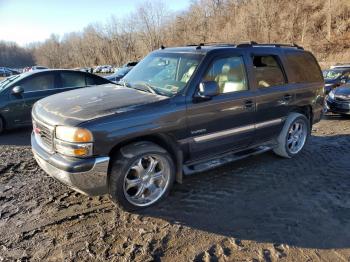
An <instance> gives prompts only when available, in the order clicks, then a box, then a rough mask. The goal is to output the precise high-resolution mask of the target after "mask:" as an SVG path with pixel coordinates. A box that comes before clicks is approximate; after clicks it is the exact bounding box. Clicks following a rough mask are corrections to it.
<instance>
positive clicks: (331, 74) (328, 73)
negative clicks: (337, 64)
mask: <svg viewBox="0 0 350 262" xmlns="http://www.w3.org/2000/svg"><path fill="white" fill-rule="evenodd" d="M342 74H343V72H342V71H337V70H324V71H323V78H324V79H327V80H334V79H337V78H338V77H340V76H341V75H342Z"/></svg>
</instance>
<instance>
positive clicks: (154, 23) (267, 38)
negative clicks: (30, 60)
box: [30, 0, 350, 68]
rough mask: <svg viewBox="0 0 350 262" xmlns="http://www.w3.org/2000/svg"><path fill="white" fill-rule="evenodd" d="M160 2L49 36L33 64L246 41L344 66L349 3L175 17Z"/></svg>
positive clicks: (199, 6) (201, 7)
mask: <svg viewBox="0 0 350 262" xmlns="http://www.w3.org/2000/svg"><path fill="white" fill-rule="evenodd" d="M165 3H166V2H165V1H149V2H146V3H144V4H142V5H140V6H139V7H138V8H137V10H135V12H134V13H132V14H130V15H129V16H128V17H126V18H124V19H123V20H118V19H116V18H115V17H111V18H110V19H109V20H108V22H106V23H103V24H102V23H99V24H91V25H89V26H87V27H86V28H84V29H83V30H82V31H81V32H72V33H69V34H66V35H64V36H57V35H52V36H51V37H50V38H49V39H48V40H46V41H45V42H43V43H38V44H36V45H32V47H31V48H30V51H31V52H32V53H33V55H34V57H35V60H36V62H37V63H38V64H42V65H46V66H49V67H61V68H62V67H68V68H72V67H78V66H79V67H83V66H94V65H98V64H113V65H121V64H123V63H124V62H126V61H130V60H138V59H140V58H142V57H143V56H144V55H146V54H147V53H148V52H149V51H151V50H154V49H158V48H159V47H160V46H161V45H164V46H178V45H186V44H193V43H195V44H198V43H208V42H229V43H239V42H244V41H250V40H252V41H257V42H260V43H271V42H276V43H297V44H299V45H301V46H303V47H304V48H305V49H308V50H311V51H312V52H313V53H314V54H315V55H316V56H317V58H318V60H319V61H320V62H323V63H325V62H346V61H347V62H350V1H349V0H293V1H290V0H197V1H193V2H192V3H191V5H190V7H189V9H188V10H186V11H183V12H181V13H174V12H170V11H169V10H168V9H167V7H166V4H165Z"/></svg>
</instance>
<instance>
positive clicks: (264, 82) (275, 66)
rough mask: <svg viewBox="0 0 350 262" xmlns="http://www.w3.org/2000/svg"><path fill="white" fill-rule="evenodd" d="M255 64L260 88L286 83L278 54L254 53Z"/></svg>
mask: <svg viewBox="0 0 350 262" xmlns="http://www.w3.org/2000/svg"><path fill="white" fill-rule="evenodd" d="M253 65H254V72H255V77H256V83H257V86H258V87H259V88H264V87H272V86H279V85H284V84H285V83H286V79H285V77H284V74H283V71H282V68H281V65H280V64H279V62H278V59H277V56H274V55H254V56H253Z"/></svg>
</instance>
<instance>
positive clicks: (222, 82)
mask: <svg viewBox="0 0 350 262" xmlns="http://www.w3.org/2000/svg"><path fill="white" fill-rule="evenodd" d="M203 81H215V82H217V83H218V86H219V88H220V93H221V94H224V93H232V92H239V91H244V90H248V85H247V79H246V73H245V67H244V62H243V58H242V57H240V56H232V57H225V58H219V59H216V60H214V62H213V63H212V64H211V66H210V67H209V70H208V71H207V73H206V74H205V76H204V78H203Z"/></svg>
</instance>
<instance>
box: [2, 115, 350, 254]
mask: <svg viewBox="0 0 350 262" xmlns="http://www.w3.org/2000/svg"><path fill="white" fill-rule="evenodd" d="M29 133H30V131H29V130H25V131H16V132H11V133H9V134H5V135H4V136H2V137H1V138H0V147H1V150H0V261H14V260H20V261H26V260H30V261H350V118H340V117H337V116H328V117H326V118H325V119H324V120H323V121H322V122H321V123H319V124H317V125H316V126H314V128H313V136H312V138H311V139H310V141H309V143H308V146H307V147H306V149H305V150H304V151H303V152H302V153H301V154H300V155H299V156H297V157H296V158H295V159H291V160H287V159H281V158H278V157H276V156H274V155H273V154H272V153H265V154H263V155H259V156H255V157H251V158H249V159H246V160H242V161H240V162H236V163H231V164H228V165H226V166H224V167H220V168H218V169H216V170H213V171H210V172H205V173H202V174H197V175H194V176H191V177H188V178H186V179H185V183H184V184H182V185H175V188H174V190H173V191H172V193H171V195H170V196H169V197H168V198H167V199H166V200H165V201H163V202H162V203H160V204H159V205H157V206H155V207H153V208H149V209H146V210H144V211H142V212H139V213H127V212H124V211H122V210H121V209H120V208H118V207H115V206H114V205H113V204H112V203H111V202H110V201H109V199H108V197H96V198H88V197H86V196H83V195H81V194H79V193H76V192H74V191H71V190H70V189H68V188H67V187H66V186H64V185H61V184H60V183H58V182H56V181H54V180H53V179H52V178H50V177H48V176H47V175H45V174H44V173H43V172H42V171H41V170H40V169H39V168H38V166H37V165H36V163H35V161H34V160H33V158H32V154H31V151H30V146H29V145H28V143H29Z"/></svg>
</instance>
